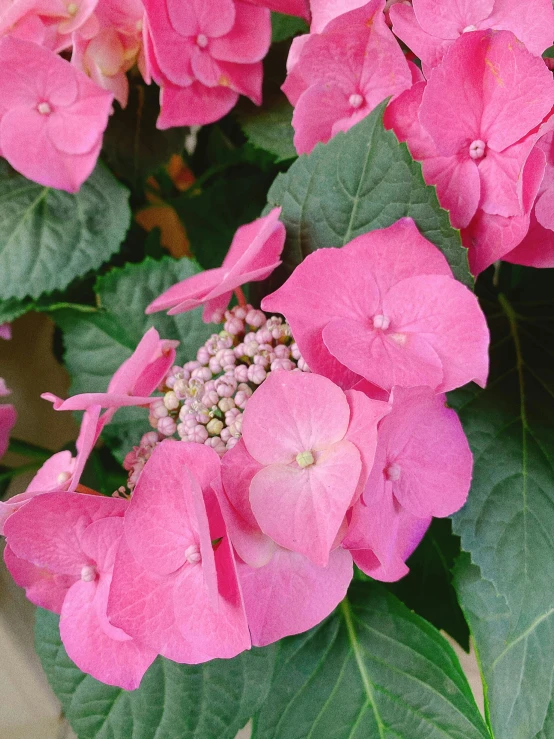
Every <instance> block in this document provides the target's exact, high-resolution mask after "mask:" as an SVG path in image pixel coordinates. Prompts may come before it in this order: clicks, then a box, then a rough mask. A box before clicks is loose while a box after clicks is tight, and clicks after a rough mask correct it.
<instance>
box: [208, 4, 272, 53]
mask: <svg viewBox="0 0 554 739" xmlns="http://www.w3.org/2000/svg"><path fill="white" fill-rule="evenodd" d="M235 9H236V15H235V23H234V25H233V27H232V29H231V30H230V31H229V33H227V34H225V35H224V36H220V37H219V38H214V39H213V40H212V42H211V44H210V54H211V55H212V56H213V57H214V58H215V59H220V60H221V61H226V62H237V63H239V64H251V63H252V62H259V61H261V60H262V59H263V58H264V56H265V55H266V54H267V52H268V50H269V46H270V44H271V20H270V15H269V11H268V10H266V9H265V8H258V7H256V6H252V5H247V4H246V3H244V2H241V1H240V0H236V2H235Z"/></svg>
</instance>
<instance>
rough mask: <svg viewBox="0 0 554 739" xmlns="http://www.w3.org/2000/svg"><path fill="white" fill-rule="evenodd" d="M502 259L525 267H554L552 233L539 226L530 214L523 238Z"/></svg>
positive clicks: (553, 232)
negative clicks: (527, 227)
mask: <svg viewBox="0 0 554 739" xmlns="http://www.w3.org/2000/svg"><path fill="white" fill-rule="evenodd" d="M502 259H503V260H504V261H505V262H511V263H512V264H523V265H525V266H527V267H543V268H544V267H554V231H552V230H550V229H548V228H544V226H541V224H540V223H539V222H538V220H537V218H536V216H535V213H532V214H531V219H530V224H529V230H528V231H527V234H526V235H525V238H524V239H523V241H521V242H520V243H519V244H518V245H517V246H516V247H515V249H512V251H509V252H508V253H507V254H504V255H503V257H502Z"/></svg>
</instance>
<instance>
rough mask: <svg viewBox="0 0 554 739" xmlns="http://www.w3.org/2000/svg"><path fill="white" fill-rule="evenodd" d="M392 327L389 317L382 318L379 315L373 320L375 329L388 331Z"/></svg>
mask: <svg viewBox="0 0 554 739" xmlns="http://www.w3.org/2000/svg"><path fill="white" fill-rule="evenodd" d="M389 326H390V318H389V317H388V316H382V315H381V314H379V315H378V316H375V317H374V318H373V328H377V329H382V330H383V331H386V330H387V329H388V327H389Z"/></svg>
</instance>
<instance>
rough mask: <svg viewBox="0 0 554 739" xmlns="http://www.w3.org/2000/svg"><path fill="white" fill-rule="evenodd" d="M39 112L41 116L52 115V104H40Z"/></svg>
mask: <svg viewBox="0 0 554 739" xmlns="http://www.w3.org/2000/svg"><path fill="white" fill-rule="evenodd" d="M37 110H38V112H39V113H40V114H41V115H50V113H51V112H52V108H51V107H50V104H49V103H46V102H44V103H39V104H38V105H37Z"/></svg>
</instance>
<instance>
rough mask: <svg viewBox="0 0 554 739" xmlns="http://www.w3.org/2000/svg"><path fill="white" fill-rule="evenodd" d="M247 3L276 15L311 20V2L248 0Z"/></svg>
mask: <svg viewBox="0 0 554 739" xmlns="http://www.w3.org/2000/svg"><path fill="white" fill-rule="evenodd" d="M246 2H249V3H252V5H259V6H260V7H261V8H269V10H273V11H275V12H276V13H284V14H285V15H297V16H298V17H299V18H304V19H305V20H309V18H310V3H309V0H246Z"/></svg>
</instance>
